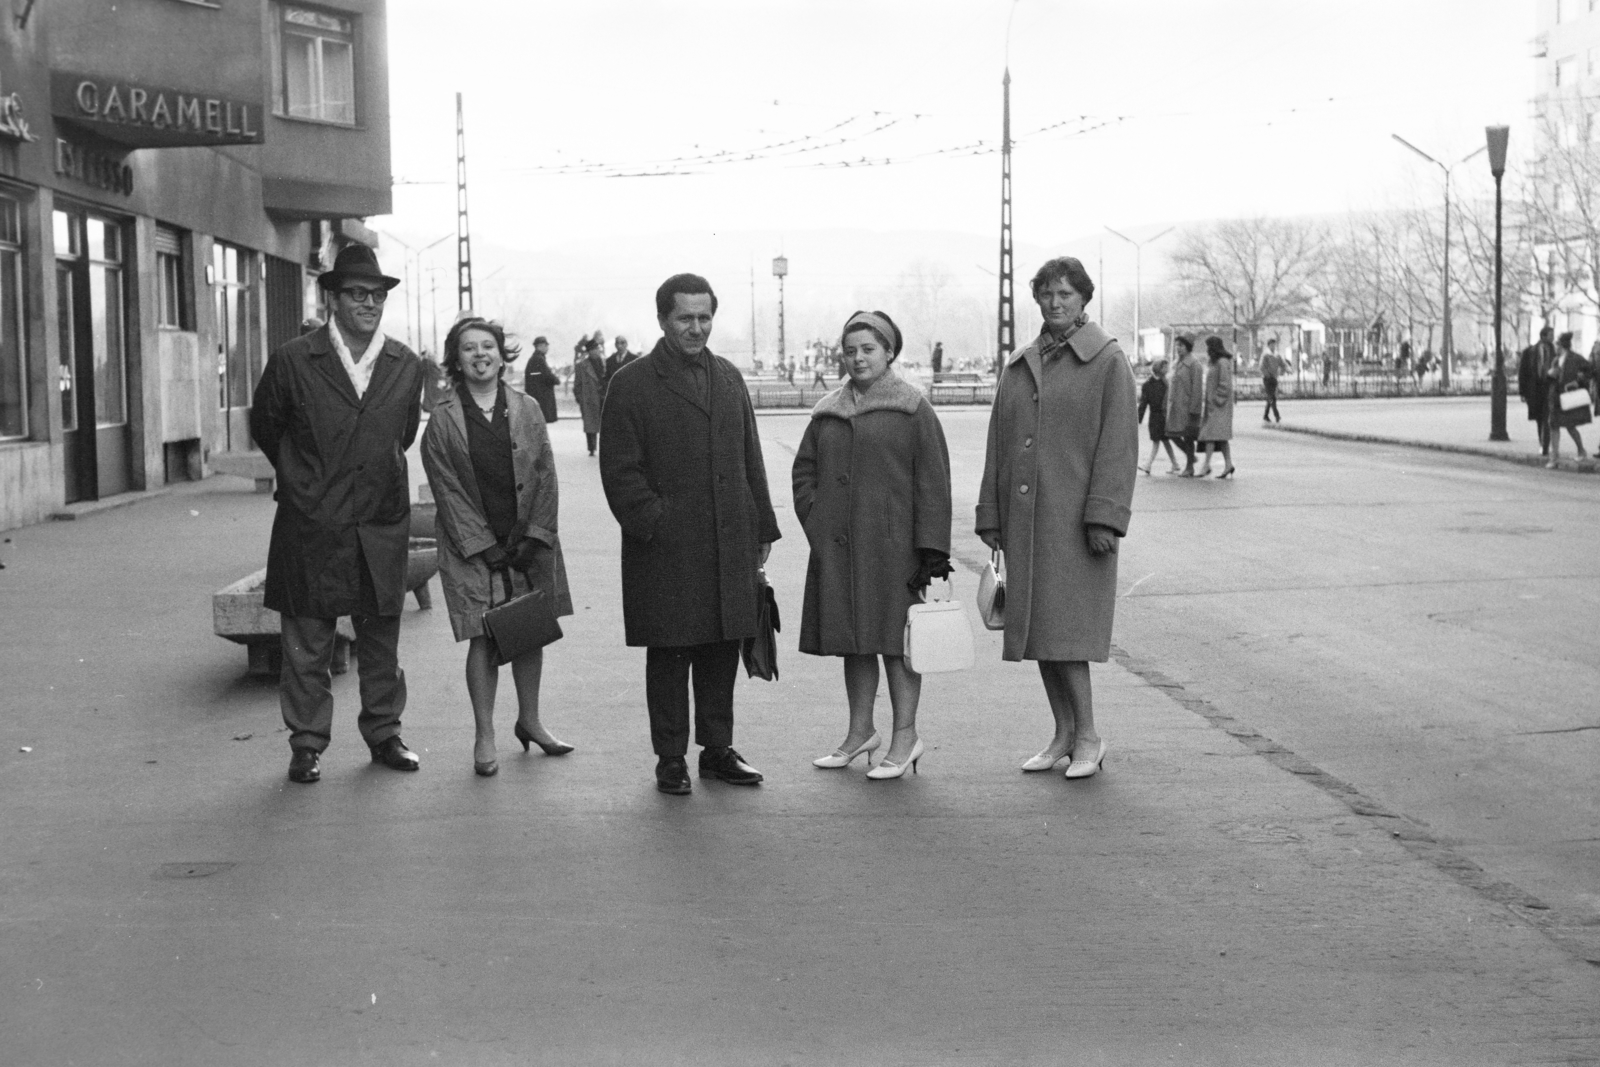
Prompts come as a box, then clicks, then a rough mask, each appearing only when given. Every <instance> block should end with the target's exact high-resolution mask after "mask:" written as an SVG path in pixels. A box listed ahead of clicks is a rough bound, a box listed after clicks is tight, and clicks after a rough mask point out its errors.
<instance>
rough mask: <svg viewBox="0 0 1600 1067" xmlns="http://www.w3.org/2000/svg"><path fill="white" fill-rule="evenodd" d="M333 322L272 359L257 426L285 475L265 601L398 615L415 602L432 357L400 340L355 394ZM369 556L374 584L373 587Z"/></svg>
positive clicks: (319, 613) (313, 612)
mask: <svg viewBox="0 0 1600 1067" xmlns="http://www.w3.org/2000/svg"><path fill="white" fill-rule="evenodd" d="M330 329H333V327H332V326H323V327H322V328H320V329H317V330H313V331H312V332H311V333H308V334H306V335H305V336H303V337H297V338H295V339H294V340H293V341H290V342H289V343H288V344H286V345H284V346H283V347H282V348H279V349H278V350H277V351H276V352H274V353H273V354H272V358H271V359H269V360H268V361H267V366H266V369H265V370H263V371H262V372H261V382H260V384H258V385H257V386H256V394H255V401H254V405H253V406H252V408H251V411H250V432H251V434H252V435H253V436H254V437H255V441H256V444H257V445H258V446H260V448H261V452H262V454H263V455H265V456H266V457H267V459H268V460H270V461H271V463H272V466H273V468H274V469H275V470H276V472H277V482H278V488H277V492H276V493H275V494H274V499H275V500H277V502H278V513H277V515H276V516H275V517H274V519H273V521H272V541H271V544H270V546H269V547H268V549H267V585H266V590H265V593H266V606H267V607H268V608H270V609H271V610H273V611H278V612H282V613H283V614H285V615H296V616H306V617H310V618H318V619H333V618H337V617H339V616H341V615H398V614H400V611H401V608H402V607H403V605H404V602H405V595H406V589H405V577H406V553H407V548H408V546H409V540H410V532H411V491H410V482H409V481H408V479H407V474H406V449H408V448H410V447H411V443H412V441H414V440H416V436H417V425H418V423H419V421H420V418H421V400H422V389H423V384H424V381H425V380H426V378H427V376H428V371H427V368H426V365H425V364H424V363H423V361H422V360H421V359H420V358H419V357H418V356H416V355H415V354H414V353H413V352H412V351H411V350H410V349H409V348H407V347H406V346H405V345H403V344H401V343H400V342H399V341H396V340H394V339H393V338H387V339H386V340H385V341H384V344H383V349H382V350H381V351H380V352H379V353H378V355H376V356H374V357H373V358H374V359H376V360H377V361H378V362H377V366H376V367H375V368H374V369H373V372H372V381H371V382H370V383H369V384H368V386H367V392H366V395H365V396H364V397H360V398H357V396H356V390H355V386H353V385H351V384H350V375H349V374H348V373H346V372H345V369H344V364H343V363H341V362H340V361H339V356H338V353H336V352H335V351H334V349H333V342H332V341H330V340H329V338H328V331H329V330H330ZM363 560H365V563H366V568H367V571H368V573H369V574H370V575H371V582H370V583H369V585H368V588H367V590H366V591H365V593H363V589H362V581H361V566H362V561H363Z"/></svg>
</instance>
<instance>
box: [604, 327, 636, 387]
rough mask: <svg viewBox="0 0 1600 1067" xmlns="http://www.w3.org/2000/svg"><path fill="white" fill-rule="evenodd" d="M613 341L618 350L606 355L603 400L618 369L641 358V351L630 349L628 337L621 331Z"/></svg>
mask: <svg viewBox="0 0 1600 1067" xmlns="http://www.w3.org/2000/svg"><path fill="white" fill-rule="evenodd" d="M613 343H614V344H615V345H616V346H617V350H616V351H615V352H613V353H611V354H610V355H609V356H607V357H606V379H605V389H604V391H603V392H602V393H601V400H602V401H603V400H604V399H605V393H607V392H610V391H611V379H612V378H615V377H616V376H617V371H619V370H621V369H622V368H623V367H626V366H627V365H628V364H630V363H632V362H633V361H634V360H636V359H638V358H639V353H637V352H630V351H628V339H627V338H626V337H624V336H622V335H621V334H620V333H619V334H617V339H616V341H615V342H613Z"/></svg>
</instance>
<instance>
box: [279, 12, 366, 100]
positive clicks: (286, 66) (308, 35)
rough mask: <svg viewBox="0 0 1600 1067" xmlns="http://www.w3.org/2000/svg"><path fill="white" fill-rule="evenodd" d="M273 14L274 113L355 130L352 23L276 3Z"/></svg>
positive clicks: (345, 18)
mask: <svg viewBox="0 0 1600 1067" xmlns="http://www.w3.org/2000/svg"><path fill="white" fill-rule="evenodd" d="M272 12H273V23H274V28H273V34H272V75H273V94H272V95H273V105H272V106H273V111H274V112H275V113H276V114H279V115H284V116H287V117H289V118H296V119H314V120H316V121H319V122H335V123H339V124H341V125H345V126H354V125H355V122H356V66H355V23H354V20H353V19H352V18H351V17H350V16H349V15H346V14H343V13H337V12H332V11H323V10H319V9H317V8H311V7H301V6H299V5H297V4H273V5H272Z"/></svg>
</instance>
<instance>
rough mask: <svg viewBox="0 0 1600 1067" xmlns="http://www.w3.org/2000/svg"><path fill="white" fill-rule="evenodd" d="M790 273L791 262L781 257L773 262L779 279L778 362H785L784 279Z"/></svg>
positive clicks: (774, 275)
mask: <svg viewBox="0 0 1600 1067" xmlns="http://www.w3.org/2000/svg"><path fill="white" fill-rule="evenodd" d="M788 273H789V260H788V259H787V258H785V257H784V256H779V257H778V258H777V259H774V260H773V261H772V276H773V277H774V278H777V279H778V362H779V363H782V362H783V279H784V278H785V277H786V276H787V275H788Z"/></svg>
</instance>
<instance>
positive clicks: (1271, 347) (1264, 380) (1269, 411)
mask: <svg viewBox="0 0 1600 1067" xmlns="http://www.w3.org/2000/svg"><path fill="white" fill-rule="evenodd" d="M1287 366H1288V363H1287V362H1286V361H1285V360H1284V358H1283V357H1282V356H1280V355H1278V339H1277V338H1276V337H1269V338H1267V354H1266V355H1264V356H1262V357H1261V388H1262V389H1263V390H1264V391H1265V392H1266V394H1267V406H1266V409H1265V410H1263V411H1262V412H1261V421H1262V422H1266V421H1267V420H1268V419H1271V418H1274V417H1276V418H1277V420H1278V421H1279V422H1282V421H1283V416H1282V415H1279V414H1278V378H1279V377H1280V376H1281V375H1282V374H1283V371H1284V368H1286V367H1287Z"/></svg>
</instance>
